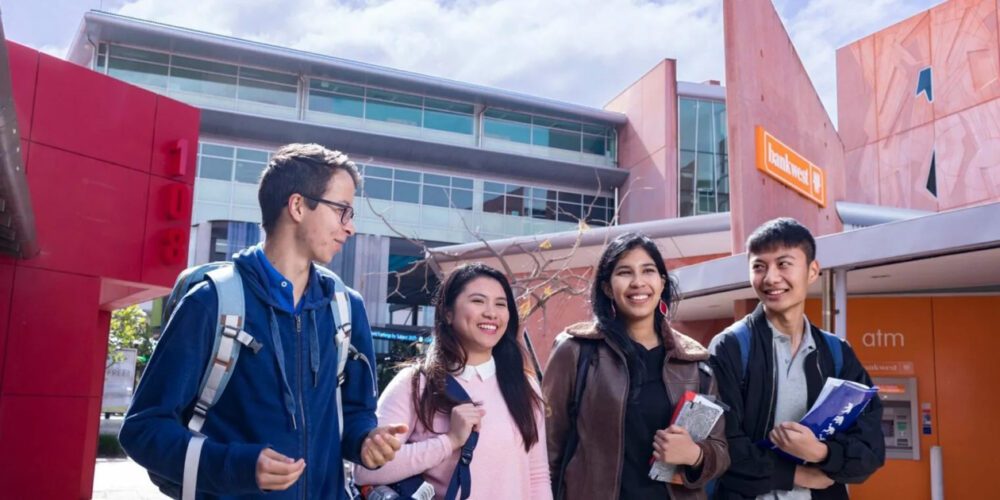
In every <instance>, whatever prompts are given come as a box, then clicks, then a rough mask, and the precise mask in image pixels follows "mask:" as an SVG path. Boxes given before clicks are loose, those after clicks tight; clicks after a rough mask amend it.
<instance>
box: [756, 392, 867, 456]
mask: <svg viewBox="0 0 1000 500" xmlns="http://www.w3.org/2000/svg"><path fill="white" fill-rule="evenodd" d="M877 393H878V387H868V386H867V385H864V384H861V383H858V382H851V381H849V380H842V379H839V378H833V377H830V378H827V379H826V383H825V384H823V390H821V391H820V393H819V396H818V397H817V398H816V402H815V403H813V405H812V408H810V409H809V411H808V412H806V415H805V416H804V417H802V420H799V423H800V424H802V425H804V426H806V427H808V428H809V430H811V431H812V432H813V434H814V435H815V436H816V439H819V440H820V441H826V440H827V439H828V438H829V437H830V436H833V435H834V434H836V433H838V432H841V431H843V430H845V429H849V428H850V427H851V426H852V425H854V421H855V420H857V419H858V416H859V415H861V412H863V411H864V410H865V407H867V406H868V403H869V402H870V401H871V400H872V397H874V396H875V394H877ZM776 423H777V422H776ZM757 445H758V446H760V447H762V448H767V449H769V450H774V451H775V452H776V453H777V454H778V455H780V456H782V457H784V458H786V459H788V460H791V461H793V462H795V463H797V464H802V465H804V464H806V461H805V460H803V459H801V458H799V457H796V456H794V455H791V454H789V453H786V452H784V451H783V450H781V449H780V448H778V445H776V444H774V443H773V442H771V439H770V438H764V439H762V440H760V441H758V442H757Z"/></svg>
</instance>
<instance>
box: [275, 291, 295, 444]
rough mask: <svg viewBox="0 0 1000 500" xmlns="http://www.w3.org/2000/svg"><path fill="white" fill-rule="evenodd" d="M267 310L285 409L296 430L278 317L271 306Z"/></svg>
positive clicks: (293, 404)
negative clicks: (283, 387) (282, 388)
mask: <svg viewBox="0 0 1000 500" xmlns="http://www.w3.org/2000/svg"><path fill="white" fill-rule="evenodd" d="M267 310H268V312H269V313H270V315H271V341H272V342H274V354H275V356H277V358H278V370H280V371H281V382H282V383H283V384H284V386H285V390H284V394H282V396H283V397H284V400H285V411H287V412H288V416H289V417H290V418H291V419H292V429H296V430H297V429H298V425H297V424H296V423H295V398H294V397H293V396H292V388H291V387H290V386H289V385H288V375H286V372H285V349H284V348H283V347H282V346H281V333H280V330H279V329H278V317H277V316H275V314H274V308H273V307H268V308H267Z"/></svg>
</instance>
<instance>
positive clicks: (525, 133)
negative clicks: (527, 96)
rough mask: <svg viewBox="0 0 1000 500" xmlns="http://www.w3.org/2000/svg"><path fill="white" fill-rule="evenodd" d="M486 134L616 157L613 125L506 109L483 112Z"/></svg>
mask: <svg viewBox="0 0 1000 500" xmlns="http://www.w3.org/2000/svg"><path fill="white" fill-rule="evenodd" d="M483 137H487V138H490V139H498V140H501V141H507V142H514V143H520V144H528V145H532V146H540V147H545V148H552V149H557V150H562V151H570V152H574V153H583V154H589V155H596V156H605V157H608V158H615V149H616V136H615V131H614V129H613V128H611V127H603V126H599V125H592V124H587V123H582V122H575V121H567V120H557V119H553V118H547V117H544V116H535V115H528V114H524V113H517V112H514V111H507V110H502V109H487V110H486V111H485V112H483Z"/></svg>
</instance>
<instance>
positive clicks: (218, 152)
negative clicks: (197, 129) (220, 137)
mask: <svg viewBox="0 0 1000 500" xmlns="http://www.w3.org/2000/svg"><path fill="white" fill-rule="evenodd" d="M201 154H205V155H211V156H221V157H223V158H232V157H233V148H231V147H229V146H218V145H215V144H202V145H201Z"/></svg>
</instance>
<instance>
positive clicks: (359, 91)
mask: <svg viewBox="0 0 1000 500" xmlns="http://www.w3.org/2000/svg"><path fill="white" fill-rule="evenodd" d="M309 88H310V89H313V90H321V91H324V92H333V93H337V94H343V95H352V96H357V97H361V98H363V97H364V96H365V89H364V87H358V86H356V85H348V84H346V83H339V82H330V81H327V80H317V79H315V78H314V79H312V80H309Z"/></svg>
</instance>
